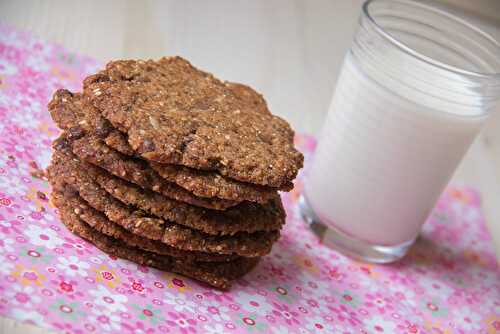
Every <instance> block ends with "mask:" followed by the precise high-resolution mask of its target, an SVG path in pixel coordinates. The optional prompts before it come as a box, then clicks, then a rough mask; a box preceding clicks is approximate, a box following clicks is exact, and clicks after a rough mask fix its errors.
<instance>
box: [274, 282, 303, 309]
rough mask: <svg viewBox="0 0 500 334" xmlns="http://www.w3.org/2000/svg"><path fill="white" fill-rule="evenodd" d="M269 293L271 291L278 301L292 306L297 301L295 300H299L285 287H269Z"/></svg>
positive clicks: (290, 289)
mask: <svg viewBox="0 0 500 334" xmlns="http://www.w3.org/2000/svg"><path fill="white" fill-rule="evenodd" d="M270 291H272V292H273V293H274V295H275V296H276V297H277V298H278V299H279V300H280V301H282V302H285V303H287V304H293V303H294V302H296V301H297V299H299V295H298V294H297V293H295V292H294V291H293V289H292V288H291V287H289V286H287V285H283V286H277V287H271V288H270Z"/></svg>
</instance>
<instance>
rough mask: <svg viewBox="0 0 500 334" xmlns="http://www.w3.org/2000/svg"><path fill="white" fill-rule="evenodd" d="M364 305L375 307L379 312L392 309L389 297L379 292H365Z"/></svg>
mask: <svg viewBox="0 0 500 334" xmlns="http://www.w3.org/2000/svg"><path fill="white" fill-rule="evenodd" d="M364 304H365V306H367V307H370V308H375V309H377V310H378V311H379V312H380V313H382V314H384V313H385V312H388V311H391V310H393V309H394V306H393V305H392V304H393V301H392V299H391V298H389V297H385V296H384V295H382V294H381V293H379V292H377V293H374V294H371V293H367V294H365V303H364Z"/></svg>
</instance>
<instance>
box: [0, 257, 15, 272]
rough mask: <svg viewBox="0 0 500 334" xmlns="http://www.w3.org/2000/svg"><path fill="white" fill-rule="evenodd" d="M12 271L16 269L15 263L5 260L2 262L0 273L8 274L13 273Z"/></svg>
mask: <svg viewBox="0 0 500 334" xmlns="http://www.w3.org/2000/svg"><path fill="white" fill-rule="evenodd" d="M12 269H14V263H12V262H9V261H8V260H5V259H2V261H0V273H2V274H8V273H10V272H12Z"/></svg>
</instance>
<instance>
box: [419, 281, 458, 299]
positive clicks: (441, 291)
mask: <svg viewBox="0 0 500 334" xmlns="http://www.w3.org/2000/svg"><path fill="white" fill-rule="evenodd" d="M418 284H419V285H420V286H421V287H422V288H423V292H425V294H427V295H430V296H433V297H439V298H441V299H443V300H444V299H446V298H447V297H448V296H450V295H451V294H452V293H453V288H452V287H450V286H449V285H448V284H446V283H444V282H441V281H439V280H436V279H431V278H427V277H425V276H424V277H421V278H420V279H419V280H418Z"/></svg>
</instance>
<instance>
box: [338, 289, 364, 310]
mask: <svg viewBox="0 0 500 334" xmlns="http://www.w3.org/2000/svg"><path fill="white" fill-rule="evenodd" d="M338 298H339V301H340V303H341V304H345V305H349V306H351V307H352V308H357V307H358V306H359V305H360V304H361V300H360V298H359V297H358V296H357V295H356V294H354V293H353V292H351V291H349V290H344V291H343V292H341V293H339V294H338Z"/></svg>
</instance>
